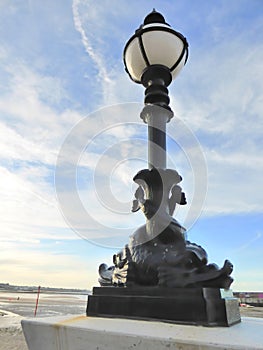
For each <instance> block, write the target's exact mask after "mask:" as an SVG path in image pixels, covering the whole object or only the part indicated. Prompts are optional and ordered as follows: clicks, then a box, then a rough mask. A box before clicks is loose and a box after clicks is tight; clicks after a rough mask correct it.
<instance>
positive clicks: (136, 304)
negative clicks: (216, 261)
mask: <svg viewBox="0 0 263 350" xmlns="http://www.w3.org/2000/svg"><path fill="white" fill-rule="evenodd" d="M223 293H224V290H221V289H219V288H172V289H171V288H159V287H132V288H129V287H95V288H93V294H92V295H90V296H89V297H88V305H87V316H97V317H113V318H129V319H141V320H155V321H157V320H158V321H164V322H172V323H180V324H190V325H202V326H212V327H213V326H223V327H228V326H231V325H234V324H236V323H239V322H240V321H241V319H240V313H239V306H238V300H237V299H236V298H234V297H233V296H232V293H231V292H230V291H227V293H226V294H227V295H228V296H227V297H224V296H223V295H222V294H223Z"/></svg>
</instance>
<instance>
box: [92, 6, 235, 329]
mask: <svg viewBox="0 0 263 350" xmlns="http://www.w3.org/2000/svg"><path fill="white" fill-rule="evenodd" d="M187 58H188V44H187V40H186V39H185V38H184V36H183V35H182V34H180V33H178V32H176V31H175V30H173V29H172V28H171V27H170V26H169V25H168V24H167V23H166V22H165V19H164V17H163V16H162V15H161V14H160V13H159V12H156V11H155V10H153V11H152V12H151V13H150V14H149V15H148V16H146V18H145V19H144V23H143V25H142V26H140V27H139V29H137V30H136V31H135V34H134V35H133V36H132V37H131V38H130V39H129V40H128V42H127V44H126V46H125V48H124V54H123V59H124V65H125V69H126V71H127V73H128V74H129V76H130V78H131V79H132V80H133V81H134V82H136V83H140V84H142V85H143V86H144V87H145V88H146V90H145V101H144V102H145V106H144V108H143V110H142V112H141V118H142V119H143V121H144V122H145V123H147V124H148V169H143V170H141V171H139V172H138V173H137V174H136V175H135V176H134V178H133V180H134V181H135V182H136V183H137V184H138V188H137V190H136V192H135V199H134V201H133V207H132V211H133V212H135V211H137V210H139V209H141V210H142V211H143V213H144V215H145V216H146V224H145V225H143V226H141V227H139V228H138V229H137V230H136V231H135V232H134V233H133V234H132V235H131V237H130V241H129V243H128V244H127V245H126V246H125V247H124V248H123V249H122V250H121V251H120V252H119V253H117V254H115V255H114V256H113V264H114V265H113V266H110V267H108V266H107V265H106V264H101V265H100V267H99V275H100V278H99V282H100V284H101V287H97V288H94V289H93V295H91V296H89V300H88V306H87V315H89V316H110V317H113V316H116V317H124V318H126V317H128V318H131V317H132V318H143V319H147V318H148V319H162V320H170V321H175V322H179V323H181V322H182V323H189V324H204V325H210V326H213V325H214V326H215V325H217V326H229V325H231V324H234V323H237V322H240V316H239V312H238V303H237V300H236V299H234V298H232V297H229V295H228V297H229V303H227V302H226V301H225V300H224V298H223V297H222V294H221V292H220V288H223V289H229V287H230V285H231V283H232V281H233V279H232V278H231V277H230V274H231V273H232V269H233V266H232V264H231V263H230V262H229V261H228V260H225V263H224V265H223V267H222V268H219V267H217V266H216V265H215V264H208V257H207V253H206V251H205V250H204V249H203V248H202V247H201V246H199V245H197V244H195V243H192V242H190V241H188V240H187V238H186V235H185V231H186V230H185V229H184V228H183V227H182V226H181V225H180V224H179V223H178V221H177V220H175V219H174V218H173V212H174V209H175V206H176V205H178V204H179V205H182V204H186V198H185V195H184V193H183V192H182V189H181V187H180V186H179V185H178V184H179V183H180V182H181V180H182V177H181V176H180V175H179V174H178V173H177V171H176V170H173V169H167V168H166V123H167V122H169V121H170V120H171V118H172V117H173V112H172V110H171V108H170V107H169V96H168V89H167V87H168V86H169V84H170V83H171V81H172V80H173V79H174V78H175V77H176V76H177V75H178V74H179V72H180V70H181V69H182V67H183V66H184V64H185V63H186V61H187ZM112 287H116V288H112Z"/></svg>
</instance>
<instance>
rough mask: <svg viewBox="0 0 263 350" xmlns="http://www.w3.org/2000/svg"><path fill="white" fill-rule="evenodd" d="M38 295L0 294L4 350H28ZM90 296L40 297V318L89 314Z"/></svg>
mask: <svg viewBox="0 0 263 350" xmlns="http://www.w3.org/2000/svg"><path fill="white" fill-rule="evenodd" d="M36 298H37V296H36V294H35V293H19V292H18V293H9V292H8V293H5V292H0V350H28V348H27V345H26V342H25V339H24V335H23V332H22V328H21V320H22V319H23V318H33V317H34V311H35V306H36ZM86 304H87V295H74V294H45V293H43V294H40V298H39V304H38V309H37V314H36V315H37V317H47V316H57V315H81V314H82V315H83V314H85V310H86ZM240 313H241V317H259V318H263V307H240Z"/></svg>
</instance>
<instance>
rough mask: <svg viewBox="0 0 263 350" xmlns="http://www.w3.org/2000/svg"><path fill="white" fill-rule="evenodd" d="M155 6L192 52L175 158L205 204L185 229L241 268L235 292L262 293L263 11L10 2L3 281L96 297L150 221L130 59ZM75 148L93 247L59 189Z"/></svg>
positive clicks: (231, 5)
mask: <svg viewBox="0 0 263 350" xmlns="http://www.w3.org/2000/svg"><path fill="white" fill-rule="evenodd" d="M152 8H156V9H157V10H158V11H160V12H161V13H162V14H163V15H164V16H165V18H166V21H167V22H168V23H169V24H171V26H172V27H173V28H174V29H176V30H178V31H180V32H181V33H182V34H183V35H184V36H186V37H187V40H188V42H189V45H190V55H189V60H188V62H187V64H186V66H185V67H184V69H183V70H182V72H181V73H180V75H179V76H178V77H177V78H176V80H175V81H174V82H173V84H172V85H171V86H170V97H171V106H172V108H173V110H174V112H175V114H176V118H174V119H172V121H171V122H170V123H169V124H168V125H167V129H168V132H169V134H170V139H169V141H168V151H169V166H171V167H173V168H176V169H177V170H178V171H179V173H180V174H181V175H182V177H183V182H182V187H183V189H184V190H185V191H186V195H187V197H188V199H189V203H190V204H191V201H192V200H193V193H196V194H197V197H198V198H199V199H200V203H198V205H197V207H198V210H197V212H195V211H194V210H192V211H191V210H190V211H191V213H192V214H193V217H194V219H193V218H192V219H191V220H186V219H185V218H187V215H188V212H189V208H190V207H191V205H190V204H189V205H188V207H186V208H183V209H182V210H181V209H180V210H179V212H178V217H179V219H180V220H182V222H183V223H184V224H185V225H186V227H187V228H188V229H189V232H188V238H189V239H190V240H191V241H193V242H196V243H198V244H202V245H203V247H204V248H205V249H206V250H207V252H208V256H209V261H210V262H215V263H217V264H218V265H222V264H223V262H224V259H226V258H228V259H230V260H231V261H232V263H233V264H234V272H233V277H234V279H235V282H234V284H233V289H234V290H247V291H249V290H250V291H253V290H254V291H256V290H261V291H262V290H263V272H262V265H263V255H262V251H263V227H262V221H263V214H262V212H263V205H262V203H263V192H262V173H263V159H262V154H261V151H262V146H263V140H262V132H263V117H262V110H263V93H262V91H263V66H262V58H261V57H262V55H263V41H262V31H263V17H262V11H263V3H262V1H261V0H232V1H226V0H217V1H209V0H195V1H191V2H190V1H182V0H178V1H172V0H169V1H168V0H167V1H144V0H143V1H138V0H134V1H132V2H131V1H129V2H128V1H126V0H111V1H106V0H101V1H88V0H73V2H72V1H67V0H66V1H65V0H63V1H62V0H56V1H51V0H47V1H45V2H44V3H43V2H41V1H38V0H36V1H32V0H28V1H18V0H17V1H12V2H10V1H7V0H2V1H1V2H0V23H1V25H0V60H1V66H0V178H1V183H0V196H1V206H0V218H1V233H0V241H1V242H0V247H1V248H0V249H1V254H0V260H1V264H0V266H1V267H0V280H1V281H2V282H10V283H15V284H34V285H45V286H62V287H75V288H91V287H92V286H93V285H96V284H97V269H98V265H99V264H100V263H101V262H106V263H108V264H110V263H111V256H112V254H113V253H115V252H116V250H117V249H118V248H117V246H122V244H124V243H125V242H127V241H128V236H129V234H130V233H132V231H133V229H135V228H136V227H137V226H138V225H139V224H140V223H143V220H144V218H143V217H142V215H140V213H138V214H130V213H129V208H130V205H131V201H132V196H133V192H134V189H135V186H134V185H133V184H132V177H133V176H134V175H135V173H136V171H137V170H139V169H141V168H144V167H145V166H146V141H145V135H146V129H145V125H143V123H142V121H141V119H140V118H139V111H140V107H141V105H142V102H143V94H144V91H143V90H144V89H143V88H142V87H141V86H140V85H138V84H134V83H133V82H132V81H131V80H130V79H129V77H128V75H127V74H126V73H125V71H124V68H123V62H122V52H123V48H124V46H125V43H126V41H127V40H128V39H129V38H130V36H131V35H132V34H133V33H134V30H135V29H136V28H138V26H139V25H140V24H141V23H142V21H143V19H144V17H145V16H146V15H147V14H148V13H149V12H150V11H151V10H152ZM133 102H135V103H133ZM118 104H122V105H121V106H119V105H118ZM116 105H117V106H118V107H115V106H116ZM82 123H83V124H82ZM82 125H83V126H84V127H83V128H82V127H81V126H82ZM178 130H180V132H181V134H180V132H179V131H178ZM186 135H188V136H189V135H190V136H189V138H188V137H186ZM75 136H78V138H77V139H76V138H74V137H75ZM70 137H73V139H72V143H73V144H74V147H73V148H72V149H71V151H72V150H73V151H76V150H77V151H78V152H79V154H78V155H79V157H78V164H77V188H78V195H79V198H80V201H81V203H83V208H84V209H85V212H86V213H87V216H86V217H85V220H86V221H84V222H82V221H81V224H82V223H84V224H86V226H88V229H89V230H88V233H87V232H85V234H82V236H83V235H84V236H85V238H86V239H83V238H81V237H80V236H81V230H78V229H76V225H77V223H76V222H77V219H78V216H77V214H78V210H76V208H74V203H73V202H70V200H71V197H70V196H69V193H65V197H63V201H62V203H61V198H59V196H58V195H57V190H58V187H60V185H61V186H62V187H63V186H64V188H65V183H64V182H63V181H64V180H65V179H64V178H63V179H62V178H60V177H58V179H59V181H61V182H59V183H55V173H56V164H57V161H58V156H59V155H61V154H62V155H65V154H64V153H63V152H64V151H63V149H62V153H61V147H62V145H63V144H64V145H65V143H66V144H67V141H69V140H70ZM189 140H190V141H191V142H192V143H191V142H190V141H189ZM196 150H197V151H198V152H197V151H196ZM67 151H68V149H67ZM195 152H197V153H195ZM73 153H74V152H73ZM195 154H196V155H197V156H196V162H194V161H193V159H194V158H195ZM189 155H190V158H189ZM66 156H68V158H70V155H69V154H67V153H66ZM191 157H192V158H191ZM189 159H190V160H189ZM191 159H192V163H191ZM193 163H194V164H193ZM196 172H198V176H199V177H198V178H195V177H194V174H195V173H196ZM202 179H203V181H201V180H202ZM62 180H63V181H62ZM205 195H206V196H205ZM68 196H69V197H68ZM198 198H197V199H198ZM64 200H65V201H64ZM115 200H116V203H115ZM112 203H115V204H114V205H113V204H112ZM69 204H70V205H71V206H72V207H70V205H69ZM201 204H202V210H201V207H200V206H201ZM66 209H67V210H69V211H70V210H71V211H72V212H73V213H74V214H76V215H75V216H74V219H73V223H72V221H71V220H70V218H69V217H66V220H64V217H63V214H64V215H65V210H66ZM63 210H64V212H63ZM197 218H198V219H197ZM82 219H83V217H82V218H81V220H82ZM196 219H197V220H196ZM74 220H76V221H74ZM69 226H72V227H73V228H74V229H75V231H74V230H72V229H71V228H70V227H69ZM76 231H78V232H76ZM87 238H88V239H87ZM106 246H107V247H106Z"/></svg>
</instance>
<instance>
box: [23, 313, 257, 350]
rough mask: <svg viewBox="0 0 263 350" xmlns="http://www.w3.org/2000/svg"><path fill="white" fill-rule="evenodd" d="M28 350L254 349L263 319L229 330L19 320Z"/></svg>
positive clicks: (246, 320) (74, 318) (129, 322)
mask: <svg viewBox="0 0 263 350" xmlns="http://www.w3.org/2000/svg"><path fill="white" fill-rule="evenodd" d="M22 327H23V331H24V335H25V338H26V341H27V344H28V348H29V350H95V349H96V350H106V349H107V350H111V349H112V350H125V349H138V350H147V349H149V350H163V349H168V348H169V349H174V350H175V349H176V350H179V349H180V350H186V349H187V350H194V349H198V350H208V349H217V350H223V349H224V350H226V349H229V350H230V349H233V350H234V349H240V350H252V349H253V350H257V349H263V319H258V318H243V319H242V322H241V323H239V324H237V325H235V326H233V327H231V328H219V327H215V328H207V327H197V326H186V325H178V324H169V323H163V322H150V321H136V320H123V319H116V318H114V319H109V318H97V317H86V316H84V315H81V316H64V317H63V316H57V317H47V318H36V319H27V320H23V321H22Z"/></svg>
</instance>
